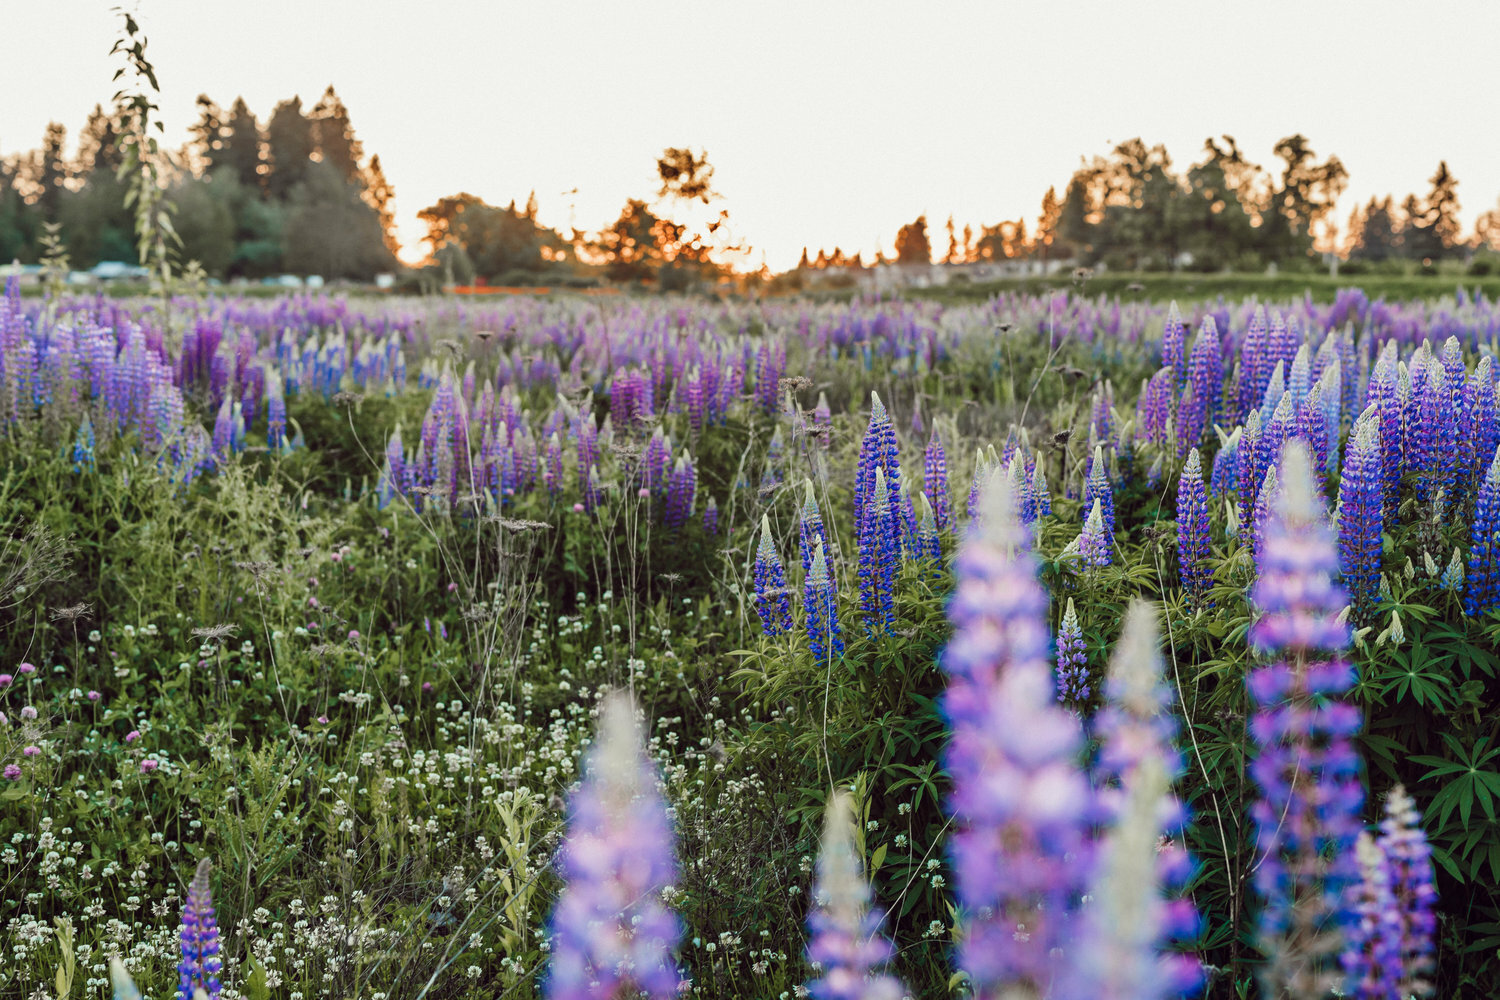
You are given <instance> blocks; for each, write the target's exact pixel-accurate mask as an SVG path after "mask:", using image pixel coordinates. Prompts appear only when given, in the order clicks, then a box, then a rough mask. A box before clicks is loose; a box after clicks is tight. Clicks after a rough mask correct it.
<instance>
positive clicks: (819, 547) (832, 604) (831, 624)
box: [802, 535, 844, 663]
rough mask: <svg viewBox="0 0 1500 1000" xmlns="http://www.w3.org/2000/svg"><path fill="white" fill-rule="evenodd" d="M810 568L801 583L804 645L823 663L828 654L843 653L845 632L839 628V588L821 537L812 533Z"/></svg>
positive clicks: (818, 661)
mask: <svg viewBox="0 0 1500 1000" xmlns="http://www.w3.org/2000/svg"><path fill="white" fill-rule="evenodd" d="M810 547H811V548H812V550H813V559H812V567H811V568H810V569H809V570H808V572H807V577H806V579H805V582H804V583H803V589H802V603H803V608H804V610H805V612H806V616H807V646H808V649H809V650H810V651H811V652H812V658H813V662H815V663H822V662H823V661H824V660H826V659H827V658H828V657H829V656H830V655H831V656H832V657H833V658H834V659H838V658H839V657H841V656H843V655H844V635H843V630H842V629H841V628H840V627H839V591H838V587H837V586H835V584H834V581H833V578H832V576H831V575H830V574H829V572H828V556H827V554H826V553H825V552H824V549H823V537H822V536H821V535H815V536H813V540H812V542H811V545H810Z"/></svg>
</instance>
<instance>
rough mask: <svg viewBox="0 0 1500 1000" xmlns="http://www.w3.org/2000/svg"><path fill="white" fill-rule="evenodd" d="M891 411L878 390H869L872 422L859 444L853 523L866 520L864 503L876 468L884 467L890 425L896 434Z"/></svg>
mask: <svg viewBox="0 0 1500 1000" xmlns="http://www.w3.org/2000/svg"><path fill="white" fill-rule="evenodd" d="M890 425H891V418H890V415H889V414H887V413H886V409H885V404H884V403H882V402H881V401H880V396H879V394H878V393H874V392H872V393H870V423H869V426H868V427H866V428H865V436H864V438H863V440H861V441H860V445H859V467H858V469H857V470H856V471H855V474H854V523H855V524H856V525H859V524H863V523H864V517H865V503H866V500H867V499H868V498H869V497H870V495H871V494H872V493H874V491H875V470H876V469H884V468H885V450H886V447H887V443H888V442H887V438H886V430H887V429H890V431H891V437H892V438H894V436H895V429H894V428H892V427H891V426H890Z"/></svg>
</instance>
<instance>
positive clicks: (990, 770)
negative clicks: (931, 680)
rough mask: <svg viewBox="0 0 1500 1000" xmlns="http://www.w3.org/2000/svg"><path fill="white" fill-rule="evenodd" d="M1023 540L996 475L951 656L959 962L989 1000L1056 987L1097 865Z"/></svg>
mask: <svg viewBox="0 0 1500 1000" xmlns="http://www.w3.org/2000/svg"><path fill="white" fill-rule="evenodd" d="M1024 535H1025V529H1024V528H1022V527H1021V525H1020V524H1019V522H1018V521H1017V520H1016V515H1015V510H1014V504H1013V501H1012V500H1011V498H1010V496H1009V495H1008V491H1007V489H1006V486H1005V483H1004V481H1003V480H995V481H992V483H991V485H990V486H989V487H988V488H987V489H986V491H985V496H984V499H983V502H982V506H981V511H980V518H979V520H978V522H976V523H975V524H974V525H973V526H972V527H971V528H970V531H969V536H968V538H967V539H965V541H964V542H963V544H962V546H961V547H960V549H959V554H958V560H957V565H956V574H955V575H956V584H955V589H954V593H953V599H952V601H951V602H950V603H949V606H948V614H949V617H950V618H951V619H952V621H953V625H954V633H953V638H952V639H951V640H950V641H949V643H948V647H947V649H946V650H945V651H944V653H943V656H942V666H943V670H944V672H945V673H946V674H947V675H948V690H947V692H946V693H945V694H944V696H943V711H944V714H945V715H946V716H947V718H948V723H949V727H950V729H951V731H952V734H953V737H952V740H951V741H950V742H949V744H948V747H947V749H946V751H945V752H944V763H945V765H946V767H947V770H948V773H949V775H951V777H952V781H953V785H952V792H951V794H950V798H949V800H948V807H949V810H950V811H951V813H952V815H953V817H954V822H955V831H954V833H953V835H952V836H951V837H950V839H949V845H950V848H949V849H950V851H951V855H952V859H953V869H954V874H955V883H956V884H955V888H956V890H957V894H958V900H959V903H960V905H961V906H962V907H963V910H964V912H965V914H966V915H967V916H966V920H965V926H964V927H963V934H962V938H961V940H960V943H959V946H958V964H959V966H960V967H961V968H962V969H964V970H965V971H966V972H967V973H968V974H969V977H970V979H971V980H972V982H973V988H974V991H975V993H976V995H978V996H983V997H999V996H1009V995H1012V993H1014V995H1018V996H1024V995H1031V996H1043V995H1045V994H1046V992H1047V990H1048V988H1049V986H1050V984H1051V983H1052V982H1053V980H1054V978H1055V976H1056V975H1057V972H1058V968H1059V963H1060V961H1061V960H1062V954H1063V952H1062V949H1063V948H1064V947H1065V946H1067V944H1068V943H1069V941H1070V939H1071V938H1072V934H1073V928H1074V923H1075V913H1076V908H1077V906H1078V904H1079V899H1080V897H1081V896H1082V893H1083V890H1084V887H1085V886H1087V885H1088V882H1089V876H1090V873H1091V871H1092V864H1091V862H1090V857H1091V852H1090V845H1089V835H1088V831H1089V829H1090V827H1091V824H1092V822H1093V817H1094V811H1095V806H1094V801H1093V794H1092V792H1091V791H1090V788H1089V785H1088V782H1087V781H1086V780H1085V778H1084V776H1083V774H1082V773H1081V772H1080V771H1079V769H1078V767H1077V765H1076V760H1077V755H1078V752H1079V749H1080V747H1081V742H1082V734H1081V732H1080V729H1079V725H1078V721H1077V719H1075V718H1074V717H1073V716H1072V715H1071V714H1070V713H1068V712H1067V711H1066V710H1064V709H1063V708H1061V707H1060V706H1058V705H1057V704H1055V703H1054V701H1053V687H1052V671H1051V668H1050V665H1049V663H1048V652H1049V649H1048V647H1049V646H1050V638H1051V636H1050V635H1049V631H1048V628H1047V622H1046V617H1045V616H1046V610H1047V596H1046V594H1045V593H1044V592H1043V591H1042V588H1041V586H1040V585H1039V584H1038V583H1037V579H1036V562H1035V558H1034V557H1033V556H1032V555H1031V554H1030V551H1029V549H1028V548H1027V546H1026V545H1025V543H1024Z"/></svg>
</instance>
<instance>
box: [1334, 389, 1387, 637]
mask: <svg viewBox="0 0 1500 1000" xmlns="http://www.w3.org/2000/svg"><path fill="white" fill-rule="evenodd" d="M1384 488H1385V481H1384V478H1383V477H1382V476H1381V474H1380V414H1379V413H1378V412H1377V410H1376V409H1375V407H1374V405H1373V404H1372V405H1371V406H1370V407H1369V408H1368V409H1366V410H1365V412H1364V413H1363V414H1361V415H1360V418H1359V420H1357V421H1356V422H1355V424H1354V433H1353V434H1352V435H1351V436H1350V439H1349V447H1348V450H1347V451H1346V452H1345V454H1344V472H1343V476H1342V478H1341V479H1340V480H1339V508H1338V520H1339V568H1340V570H1341V571H1342V572H1343V575H1344V584H1345V586H1347V587H1348V588H1349V598H1350V600H1351V601H1352V602H1353V606H1354V611H1355V614H1356V615H1357V617H1358V619H1359V620H1360V621H1362V622H1366V621H1369V620H1370V619H1371V617H1372V616H1373V615H1374V612H1375V602H1376V589H1377V588H1378V587H1379V585H1380V544H1381V543H1380V526H1381V519H1382V516H1383V511H1384V509H1385V502H1384V500H1383V492H1384Z"/></svg>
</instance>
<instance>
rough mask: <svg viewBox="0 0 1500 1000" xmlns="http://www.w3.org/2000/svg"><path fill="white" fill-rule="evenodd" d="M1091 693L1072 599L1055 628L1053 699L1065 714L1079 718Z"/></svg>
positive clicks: (1081, 630)
mask: <svg viewBox="0 0 1500 1000" xmlns="http://www.w3.org/2000/svg"><path fill="white" fill-rule="evenodd" d="M1093 693H1094V679H1093V678H1092V677H1091V676H1089V665H1088V649H1087V647H1086V646H1085V645H1084V642H1083V629H1081V628H1080V627H1079V625H1078V612H1077V611H1076V610H1074V608H1073V598H1071V597H1070V598H1068V607H1067V610H1066V611H1064V612H1063V616H1062V622H1061V624H1059V625H1058V626H1057V700H1058V702H1060V703H1061V704H1062V705H1063V706H1064V707H1066V708H1067V709H1068V710H1069V711H1071V712H1073V713H1074V714H1076V715H1082V714H1083V711H1084V709H1085V708H1086V707H1087V706H1088V702H1089V697H1090V696H1091V695H1092V694H1093Z"/></svg>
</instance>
